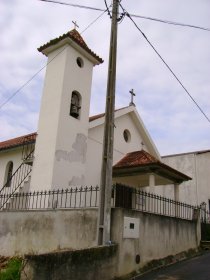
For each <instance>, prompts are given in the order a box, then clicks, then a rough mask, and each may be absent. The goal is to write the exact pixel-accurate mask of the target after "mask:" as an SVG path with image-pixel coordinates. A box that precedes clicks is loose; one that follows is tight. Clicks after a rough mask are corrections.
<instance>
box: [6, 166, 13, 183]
mask: <svg viewBox="0 0 210 280" xmlns="http://www.w3.org/2000/svg"><path fill="white" fill-rule="evenodd" d="M12 171H13V162H12V161H9V162H8V163H7V167H6V171H5V177H4V184H6V186H7V187H10V186H11V182H12Z"/></svg>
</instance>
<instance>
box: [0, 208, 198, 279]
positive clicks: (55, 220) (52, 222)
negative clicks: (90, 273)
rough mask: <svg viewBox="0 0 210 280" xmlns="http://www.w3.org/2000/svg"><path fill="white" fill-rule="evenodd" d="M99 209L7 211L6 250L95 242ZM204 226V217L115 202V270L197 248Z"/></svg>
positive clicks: (1, 233) (2, 236)
mask: <svg viewBox="0 0 210 280" xmlns="http://www.w3.org/2000/svg"><path fill="white" fill-rule="evenodd" d="M97 215H98V210H97V209H65V210H49V211H37V210H36V211H13V212H12V211H8V212H6V211H2V212H0V254H1V255H3V256H14V255H25V254H31V255H40V254H48V253H52V252H56V251H62V250H68V251H74V250H78V249H85V248H90V247H94V246H96V239H97ZM200 228H201V227H200V221H199V220H192V221H189V220H181V219H178V218H170V217H165V216H160V215H155V214H150V213H143V212H139V211H134V210H128V209H123V208H113V209H112V224H111V241H112V243H116V244H117V245H118V250H117V252H116V254H115V258H116V259H115V258H114V259H113V260H116V262H115V264H116V266H115V276H116V277H121V276H124V275H129V274H130V273H133V272H136V271H137V272H138V271H139V270H140V269H141V268H143V267H144V266H145V265H147V264H148V263H149V262H151V261H153V260H160V259H164V258H166V257H168V256H171V255H177V254H179V253H181V252H183V251H189V250H190V249H197V248H198V246H199V244H200ZM78 269H79V267H78ZM75 279H76V278H75ZM78 279H79V278H78Z"/></svg>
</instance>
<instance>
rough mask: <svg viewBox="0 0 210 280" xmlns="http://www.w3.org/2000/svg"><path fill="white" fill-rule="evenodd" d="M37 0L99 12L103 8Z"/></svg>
mask: <svg viewBox="0 0 210 280" xmlns="http://www.w3.org/2000/svg"><path fill="white" fill-rule="evenodd" d="M38 1H42V2H49V3H53V4H60V5H65V6H71V7H75V8H81V9H87V10H93V11H101V12H102V11H104V9H100V8H95V7H90V6H84V5H78V4H72V3H66V2H61V1H52V0H38ZM105 11H106V10H105Z"/></svg>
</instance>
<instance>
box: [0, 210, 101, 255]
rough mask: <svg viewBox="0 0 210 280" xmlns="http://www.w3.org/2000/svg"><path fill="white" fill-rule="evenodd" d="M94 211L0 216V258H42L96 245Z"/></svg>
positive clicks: (7, 213)
mask: <svg viewBox="0 0 210 280" xmlns="http://www.w3.org/2000/svg"><path fill="white" fill-rule="evenodd" d="M97 213H98V211H97V209H75V210H72V209H66V210H49V211H37V210H36V211H9V212H6V211H5V212H4V211H1V212H0V254H1V255H4V256H14V255H24V254H30V253H31V254H42V253H47V252H52V251H55V250H59V249H79V248H87V247H91V246H95V245H96V227H97Z"/></svg>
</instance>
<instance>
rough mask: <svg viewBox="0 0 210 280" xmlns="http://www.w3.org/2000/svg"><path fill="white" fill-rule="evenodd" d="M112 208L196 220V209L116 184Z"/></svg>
mask: <svg viewBox="0 0 210 280" xmlns="http://www.w3.org/2000/svg"><path fill="white" fill-rule="evenodd" d="M112 196H113V197H114V206H115V207H123V208H128V209H133V210H138V211H141V212H147V213H154V214H158V215H163V216H169V217H177V218H180V219H186V220H192V219H195V218H197V215H198V212H199V211H198V210H199V208H198V207H195V206H192V205H190V204H186V203H182V202H179V201H175V200H172V199H169V198H165V197H163V196H159V195H156V194H153V193H148V192H145V191H141V190H137V189H134V188H131V187H128V186H125V185H121V184H116V185H115V186H114V191H113V195H112Z"/></svg>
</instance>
